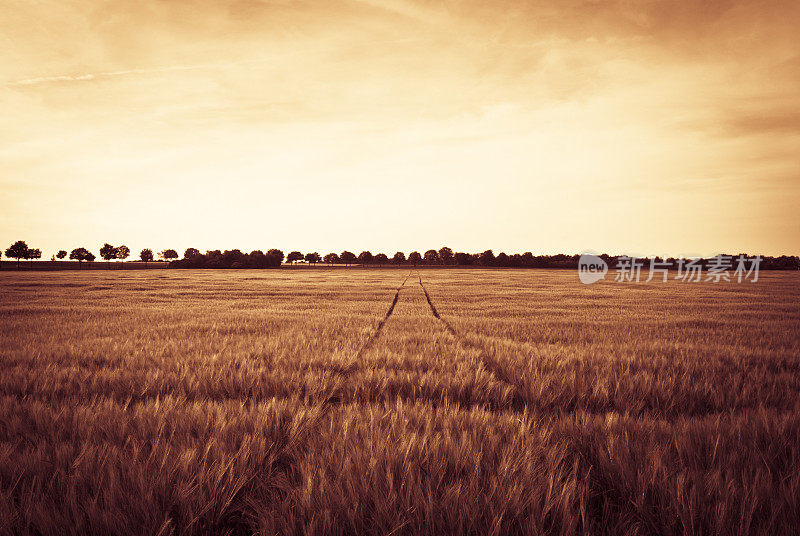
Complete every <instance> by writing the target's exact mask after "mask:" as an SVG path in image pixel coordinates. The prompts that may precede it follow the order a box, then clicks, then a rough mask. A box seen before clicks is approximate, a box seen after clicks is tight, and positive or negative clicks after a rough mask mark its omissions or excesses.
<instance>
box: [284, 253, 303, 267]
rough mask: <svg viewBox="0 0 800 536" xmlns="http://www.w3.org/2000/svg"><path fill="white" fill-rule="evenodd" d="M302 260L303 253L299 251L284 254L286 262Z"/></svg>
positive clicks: (292, 262)
mask: <svg viewBox="0 0 800 536" xmlns="http://www.w3.org/2000/svg"><path fill="white" fill-rule="evenodd" d="M302 260H303V254H302V253H300V252H299V251H292V252H291V253H289V255H287V256H286V262H288V263H291V264H294V263H295V262H297V261H302Z"/></svg>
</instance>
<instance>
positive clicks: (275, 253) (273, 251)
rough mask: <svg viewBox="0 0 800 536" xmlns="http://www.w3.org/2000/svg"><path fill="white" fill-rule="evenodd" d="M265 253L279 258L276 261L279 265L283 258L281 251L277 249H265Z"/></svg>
mask: <svg viewBox="0 0 800 536" xmlns="http://www.w3.org/2000/svg"><path fill="white" fill-rule="evenodd" d="M267 255H268V256H271V257H273V258H275V257H278V258H280V261H278V265H280V264H281V263H282V262H283V258H284V255H283V251H281V250H279V249H271V250H269V251H267Z"/></svg>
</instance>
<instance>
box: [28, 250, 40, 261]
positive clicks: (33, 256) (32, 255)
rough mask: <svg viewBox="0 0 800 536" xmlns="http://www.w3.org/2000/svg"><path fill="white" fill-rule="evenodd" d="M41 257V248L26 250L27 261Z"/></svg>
mask: <svg viewBox="0 0 800 536" xmlns="http://www.w3.org/2000/svg"><path fill="white" fill-rule="evenodd" d="M41 258H42V250H41V249H29V250H28V261H32V260H33V259H41Z"/></svg>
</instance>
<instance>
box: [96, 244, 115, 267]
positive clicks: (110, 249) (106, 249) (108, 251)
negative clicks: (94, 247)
mask: <svg viewBox="0 0 800 536" xmlns="http://www.w3.org/2000/svg"><path fill="white" fill-rule="evenodd" d="M100 256H101V257H102V258H103V259H105V261H106V263H108V268H109V269H110V268H111V264H110V261H111V259H116V258H117V250H116V249H115V248H114V246H112V245H111V244H109V243H108V242H106V243H105V244H103V247H101V248H100Z"/></svg>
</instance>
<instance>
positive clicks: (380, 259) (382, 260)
mask: <svg viewBox="0 0 800 536" xmlns="http://www.w3.org/2000/svg"><path fill="white" fill-rule="evenodd" d="M373 260H374V261H375V264H377V265H378V266H383V265H384V264H386V263H387V262H389V257H387V256H386V254H385V253H378V254H377V255H375V259H373Z"/></svg>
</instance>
